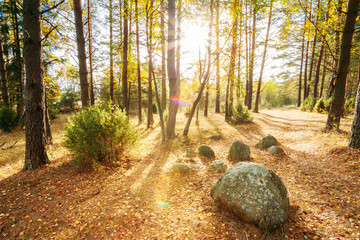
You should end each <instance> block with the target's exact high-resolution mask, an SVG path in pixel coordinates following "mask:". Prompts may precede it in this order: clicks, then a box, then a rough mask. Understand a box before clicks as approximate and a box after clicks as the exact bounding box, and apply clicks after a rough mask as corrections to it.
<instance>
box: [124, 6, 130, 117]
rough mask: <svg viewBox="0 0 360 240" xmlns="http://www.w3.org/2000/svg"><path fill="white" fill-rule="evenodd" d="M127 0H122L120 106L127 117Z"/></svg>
mask: <svg viewBox="0 0 360 240" xmlns="http://www.w3.org/2000/svg"><path fill="white" fill-rule="evenodd" d="M128 1H129V0H124V28H123V31H124V32H123V35H124V36H123V38H124V41H123V59H122V60H123V69H122V95H123V96H122V97H123V99H122V104H123V108H125V112H126V115H127V116H129V99H128V39H129V34H128V30H129V29H128V19H129V2H128Z"/></svg>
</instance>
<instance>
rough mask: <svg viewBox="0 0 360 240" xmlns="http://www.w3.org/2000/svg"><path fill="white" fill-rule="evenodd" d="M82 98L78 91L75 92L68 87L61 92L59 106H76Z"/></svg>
mask: <svg viewBox="0 0 360 240" xmlns="http://www.w3.org/2000/svg"><path fill="white" fill-rule="evenodd" d="M79 100H80V95H79V93H77V92H74V91H73V90H71V89H67V90H66V91H65V92H64V93H62V94H61V98H60V101H59V103H58V107H59V108H61V107H66V108H70V109H74V108H75V104H76V102H77V101H79Z"/></svg>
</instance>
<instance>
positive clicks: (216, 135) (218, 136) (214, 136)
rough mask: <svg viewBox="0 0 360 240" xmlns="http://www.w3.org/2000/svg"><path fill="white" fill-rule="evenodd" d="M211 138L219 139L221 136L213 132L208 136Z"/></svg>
mask: <svg viewBox="0 0 360 240" xmlns="http://www.w3.org/2000/svg"><path fill="white" fill-rule="evenodd" d="M210 138H211V139H212V140H220V139H221V136H220V135H219V134H214V135H212V136H211V137H210Z"/></svg>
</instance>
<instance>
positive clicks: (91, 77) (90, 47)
mask: <svg viewBox="0 0 360 240" xmlns="http://www.w3.org/2000/svg"><path fill="white" fill-rule="evenodd" d="M87 7H88V36H89V65H90V66H89V67H90V68H89V70H90V104H91V105H94V104H95V97H94V75H93V61H92V27H91V9H90V0H87Z"/></svg>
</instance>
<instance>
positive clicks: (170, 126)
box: [166, 0, 180, 139]
mask: <svg viewBox="0 0 360 240" xmlns="http://www.w3.org/2000/svg"><path fill="white" fill-rule="evenodd" d="M167 49H168V50H167V71H168V78H169V92H170V94H169V98H170V105H169V117H168V121H167V125H166V137H167V138H168V139H173V138H175V137H176V135H175V125H176V115H177V110H178V104H177V101H176V100H179V97H180V84H179V83H180V81H179V80H180V79H178V77H177V74H176V68H175V0H169V6H168V46H167Z"/></svg>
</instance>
